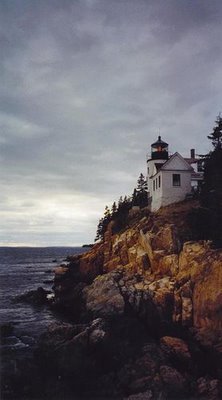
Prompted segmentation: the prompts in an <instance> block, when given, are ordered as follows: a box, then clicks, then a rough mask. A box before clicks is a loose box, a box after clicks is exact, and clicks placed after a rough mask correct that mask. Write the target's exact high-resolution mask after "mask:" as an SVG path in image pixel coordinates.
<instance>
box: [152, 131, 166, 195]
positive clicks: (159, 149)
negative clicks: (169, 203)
mask: <svg viewBox="0 0 222 400" xmlns="http://www.w3.org/2000/svg"><path fill="white" fill-rule="evenodd" d="M168 158H169V153H168V143H166V142H164V141H163V140H162V139H161V136H158V139H157V140H156V142H154V143H153V144H151V156H150V157H149V156H148V158H147V187H148V198H152V192H153V182H152V177H153V175H155V173H156V172H157V170H158V169H159V168H160V167H161V165H162V164H164V163H165V162H166V161H167V160H168Z"/></svg>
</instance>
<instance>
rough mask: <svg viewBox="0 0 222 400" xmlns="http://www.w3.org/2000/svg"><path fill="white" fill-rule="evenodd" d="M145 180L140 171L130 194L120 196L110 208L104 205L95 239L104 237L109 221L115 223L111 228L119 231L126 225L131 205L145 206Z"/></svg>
mask: <svg viewBox="0 0 222 400" xmlns="http://www.w3.org/2000/svg"><path fill="white" fill-rule="evenodd" d="M147 201H148V200H147V182H146V179H145V177H144V175H143V174H142V173H141V174H140V176H139V178H138V180H137V187H136V188H135V189H134V191H133V194H132V196H124V198H123V197H122V196H121V197H120V199H119V201H118V204H117V205H116V202H114V203H113V205H112V208H111V210H110V209H109V207H108V206H106V207H105V212H104V217H103V218H101V219H100V220H99V224H98V226H97V232H96V238H95V241H97V240H100V239H104V235H105V232H106V230H107V227H108V225H109V223H110V222H111V221H114V222H115V224H114V226H113V229H114V231H115V232H119V231H120V230H121V229H123V228H125V227H126V225H127V218H128V214H129V210H130V209H131V208H132V207H138V208H143V207H146V206H147Z"/></svg>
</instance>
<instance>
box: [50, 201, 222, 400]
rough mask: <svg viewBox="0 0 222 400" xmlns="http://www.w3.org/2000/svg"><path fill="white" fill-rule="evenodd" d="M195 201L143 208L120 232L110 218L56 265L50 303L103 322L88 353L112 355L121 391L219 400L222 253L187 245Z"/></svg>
mask: <svg viewBox="0 0 222 400" xmlns="http://www.w3.org/2000/svg"><path fill="white" fill-rule="evenodd" d="M197 207H198V204H197V203H196V202H187V203H186V202H184V203H181V204H177V205H172V206H169V207H166V208H164V209H162V210H159V211H158V212H157V213H155V214H151V213H149V211H147V210H146V209H144V210H142V211H140V212H137V213H134V214H131V215H129V219H128V227H127V228H126V229H125V230H124V231H122V232H120V233H118V234H113V233H112V232H113V228H114V226H113V223H111V224H110V225H109V227H108V230H107V232H106V234H105V239H104V242H103V243H100V244H96V245H95V246H94V247H93V248H92V249H91V250H90V251H89V252H88V253H86V254H83V255H81V256H73V257H70V263H69V265H68V266H67V267H59V268H57V270H56V271H55V284H54V291H55V306H56V307H59V308H61V309H62V310H66V311H67V312H68V313H69V316H72V318H73V319H74V320H76V319H79V322H82V321H84V323H88V322H89V321H93V320H96V321H97V318H100V319H101V320H102V321H106V322H105V326H106V328H104V329H105V333H104V332H103V331H102V332H103V333H101V331H100V330H99V329H96V330H95V331H93V332H92V333H91V335H92V337H95V338H96V343H97V344H96V346H97V350H98V349H99V350H98V351H97V352H96V353H93V354H94V356H93V357H94V358H93V359H94V360H95V359H97V357H98V354H99V360H100V361H98V364H99V365H100V362H101V354H104V359H105V360H106V363H107V360H108V359H110V360H112V363H113V364H112V367H110V370H112V371H113V368H114V369H115V371H116V372H115V379H116V380H115V387H116V388H119V389H118V390H120V392H121V391H122V392H123V393H126V394H127V396H129V395H132V396H133V394H134V393H140V392H146V396H147V397H144V398H148V399H156V398H159V397H158V396H162V397H161V399H162V398H163V399H168V398H180V396H182V395H184V396H185V398H186V399H188V398H189V395H191V397H192V396H194V395H197V396H198V398H203V399H219V398H220V395H221V389H220V387H221V378H222V377H221V369H220V364H221V351H222V342H221V333H222V294H221V287H222V250H214V249H212V248H211V247H210V243H209V242H206V241H192V231H191V230H190V227H189V224H188V220H189V216H190V213H191V210H192V209H193V208H197ZM132 320H133V321H134V322H133V323H132ZM110 321H114V322H112V324H111V325H110ZM90 323H91V322H90ZM107 324H108V325H107ZM92 326H94V325H90V326H89V327H88V328H86V332H88V331H90V332H91V330H92ZM107 326H109V328H107ZM114 327H115V328H114ZM106 329H107V330H106ZM123 331H124V334H123V333H122V332H123ZM84 332H85V331H84ZM115 335H116V336H115ZM87 337H88V336H87ZM90 337H91V336H90ZM78 338H79V336H78ZM104 338H105V339H104ZM139 338H140V339H139ZM148 338H152V340H155V343H158V345H157V344H155V345H154V343H153V342H152V345H151V344H150V343H151V342H150V340H151V339H148ZM73 340H74V339H72V341H73ZM78 340H79V339H78ZM104 340H105V344H104ZM106 340H107V342H106ZM147 341H148V343H147ZM86 342H87V343H88V344H87V346H89V343H90V340H89V339H87V341H86ZM101 343H102V344H101ZM117 343H118V345H117ZM100 345H101V346H102V347H101V348H100ZM78 348H79V347H78ZM108 348H109V349H110V348H112V351H110V350H109V351H108V350H107V349H108ZM93 349H94V348H93ZM104 349H106V350H104ZM124 349H126V350H124ZM84 351H85V350H84ZM93 351H94V350H93ZM107 351H108V354H107V353H106V352H107ZM124 351H125V353H124ZM87 352H88V353H91V350H90V349H89V348H88V347H87ZM104 352H105V353H104ZM84 354H85V353H84ZM123 354H124V355H123ZM66 360H67V359H66ZM210 369H213V370H214V372H215V375H214V378H215V377H216V378H217V379H213V378H212V377H211V378H210V377H209V370H210ZM108 370H109V368H108ZM110 370H109V371H110ZM148 371H149V372H148ZM109 373H111V372H109ZM106 379H108V378H107V375H106ZM112 379H114V378H112ZM218 379H219V380H218ZM108 381H109V383H110V380H109V379H108ZM112 382H113V381H112ZM122 392H121V393H122ZM148 392H149V393H148ZM148 394H149V396H150V397H149V396H148ZM168 396H169V397H168ZM171 396H172V397H171ZM129 398H131V396H130V397H129ZM135 398H136V397H135ZM141 398H143V397H141ZM192 398H194V397H192ZM195 398H196V397H195ZM132 399H133V397H132Z"/></svg>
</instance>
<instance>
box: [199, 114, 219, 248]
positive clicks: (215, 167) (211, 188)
mask: <svg viewBox="0 0 222 400" xmlns="http://www.w3.org/2000/svg"><path fill="white" fill-rule="evenodd" d="M216 123H217V126H216V127H214V129H213V132H212V133H211V134H210V135H208V136H207V137H208V139H210V140H211V141H212V145H213V147H214V150H213V151H212V152H210V153H209V154H208V155H207V157H206V158H205V167H204V179H203V185H202V190H201V197H200V201H201V205H202V206H203V207H205V208H206V210H207V211H208V221H206V223H207V225H208V230H209V237H210V238H211V239H212V240H213V242H214V244H215V245H216V246H217V247H221V246H222V146H221V144H222V118H221V117H220V115H219V116H218V117H217V120H216Z"/></svg>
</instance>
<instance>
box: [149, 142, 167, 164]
mask: <svg viewBox="0 0 222 400" xmlns="http://www.w3.org/2000/svg"><path fill="white" fill-rule="evenodd" d="M168 158H169V155H168V143H165V142H164V141H163V140H162V139H161V136H158V140H157V141H156V142H154V143H153V144H151V159H152V160H168Z"/></svg>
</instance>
